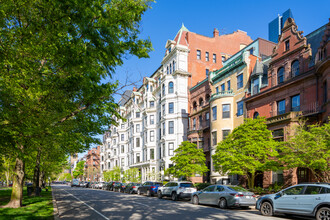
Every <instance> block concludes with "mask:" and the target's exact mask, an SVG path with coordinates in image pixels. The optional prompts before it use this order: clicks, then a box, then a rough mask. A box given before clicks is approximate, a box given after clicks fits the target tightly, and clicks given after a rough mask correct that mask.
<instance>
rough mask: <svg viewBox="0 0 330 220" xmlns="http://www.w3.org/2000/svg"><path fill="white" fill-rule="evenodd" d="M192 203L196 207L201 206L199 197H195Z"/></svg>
mask: <svg viewBox="0 0 330 220" xmlns="http://www.w3.org/2000/svg"><path fill="white" fill-rule="evenodd" d="M192 203H193V204H194V205H198V204H199V199H198V196H194V197H193V199H192Z"/></svg>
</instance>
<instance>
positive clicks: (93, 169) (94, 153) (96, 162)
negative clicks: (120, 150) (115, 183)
mask: <svg viewBox="0 0 330 220" xmlns="http://www.w3.org/2000/svg"><path fill="white" fill-rule="evenodd" d="M85 157H86V162H85V180H87V181H99V180H100V146H97V147H94V148H92V149H91V150H89V151H88V153H87V155H86V156H85Z"/></svg>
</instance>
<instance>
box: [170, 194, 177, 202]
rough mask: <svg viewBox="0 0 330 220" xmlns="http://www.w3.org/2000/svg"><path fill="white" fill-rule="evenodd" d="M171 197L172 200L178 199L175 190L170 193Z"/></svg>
mask: <svg viewBox="0 0 330 220" xmlns="http://www.w3.org/2000/svg"><path fill="white" fill-rule="evenodd" d="M171 198H172V200H173V201H176V200H178V195H177V194H176V192H173V193H172V196H171Z"/></svg>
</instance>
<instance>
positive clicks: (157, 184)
mask: <svg viewBox="0 0 330 220" xmlns="http://www.w3.org/2000/svg"><path fill="white" fill-rule="evenodd" d="M155 185H156V186H162V185H163V184H162V183H155Z"/></svg>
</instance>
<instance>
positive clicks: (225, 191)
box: [191, 185, 256, 209]
mask: <svg viewBox="0 0 330 220" xmlns="http://www.w3.org/2000/svg"><path fill="white" fill-rule="evenodd" d="M191 201H192V203H193V204H195V205H198V204H207V205H218V206H219V207H220V208H221V209H225V208H227V207H233V206H236V207H248V206H255V204H256V198H255V195H254V193H252V192H249V191H248V190H246V189H244V188H242V187H240V186H226V185H211V186H208V187H206V188H205V189H203V190H201V191H197V192H195V193H193V194H192V196H191Z"/></svg>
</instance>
